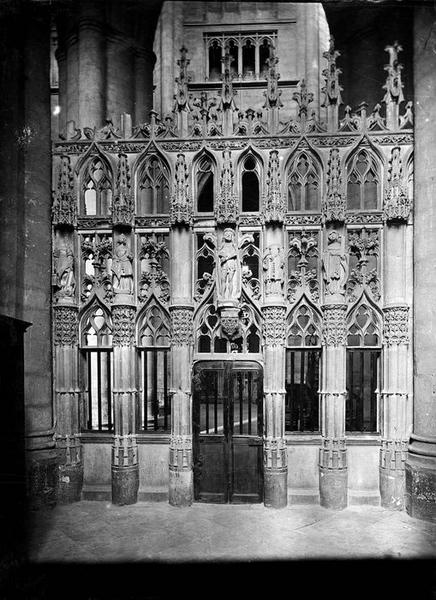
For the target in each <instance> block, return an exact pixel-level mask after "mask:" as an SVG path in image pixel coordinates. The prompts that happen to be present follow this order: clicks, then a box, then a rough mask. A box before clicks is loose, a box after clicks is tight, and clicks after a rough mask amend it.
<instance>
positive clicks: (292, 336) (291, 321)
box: [286, 294, 322, 348]
mask: <svg viewBox="0 0 436 600" xmlns="http://www.w3.org/2000/svg"><path fill="white" fill-rule="evenodd" d="M321 323H322V317H321V313H320V312H319V309H318V308H317V307H316V306H315V304H313V302H311V301H310V300H309V298H308V297H307V296H306V295H305V294H303V295H302V296H301V298H300V300H299V301H298V302H297V304H296V305H295V306H294V307H293V308H292V309H291V310H290V311H289V312H288V314H287V318H286V345H287V346H288V347H297V348H301V347H313V346H320V345H321Z"/></svg>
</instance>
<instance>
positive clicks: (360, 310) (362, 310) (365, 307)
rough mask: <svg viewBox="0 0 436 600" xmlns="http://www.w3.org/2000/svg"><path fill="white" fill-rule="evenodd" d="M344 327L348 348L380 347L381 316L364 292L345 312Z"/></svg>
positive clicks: (377, 308)
mask: <svg viewBox="0 0 436 600" xmlns="http://www.w3.org/2000/svg"><path fill="white" fill-rule="evenodd" d="M346 325H347V345H348V346H357V347H365V346H366V347H368V346H369V347H374V346H376V347H379V346H380V345H381V343H382V331H383V315H382V312H381V310H380V308H379V307H378V306H377V305H376V304H375V303H374V302H373V301H372V300H371V298H370V297H369V296H368V294H367V293H366V292H365V291H364V292H362V294H361V295H360V297H359V298H358V299H357V300H356V302H355V303H354V304H353V305H352V306H351V307H350V308H349V310H348V311H347V317H346Z"/></svg>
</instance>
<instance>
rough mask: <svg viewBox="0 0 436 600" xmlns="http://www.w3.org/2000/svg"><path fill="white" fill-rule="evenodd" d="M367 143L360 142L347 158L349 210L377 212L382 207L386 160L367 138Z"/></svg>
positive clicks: (346, 172) (346, 173)
mask: <svg viewBox="0 0 436 600" xmlns="http://www.w3.org/2000/svg"><path fill="white" fill-rule="evenodd" d="M365 142H367V143H364V144H362V143H361V142H360V143H359V144H358V145H357V146H355V147H354V148H353V149H352V150H351V151H350V153H349V154H348V156H347V157H346V158H345V176H346V186H347V208H348V209H349V210H377V209H380V206H381V198H382V182H383V169H384V166H385V158H384V157H383V155H382V154H381V152H380V150H379V149H378V148H377V147H376V146H374V144H372V142H370V141H368V140H367V138H365Z"/></svg>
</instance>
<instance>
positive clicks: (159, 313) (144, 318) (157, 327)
mask: <svg viewBox="0 0 436 600" xmlns="http://www.w3.org/2000/svg"><path fill="white" fill-rule="evenodd" d="M136 334H137V343H138V346H142V347H153V348H155V347H168V346H169V345H170V339H171V320H170V315H169V313H168V311H167V310H166V309H165V307H164V306H163V305H162V304H161V303H160V302H159V300H158V299H157V298H156V297H155V296H154V295H152V296H151V297H150V298H149V300H148V302H147V303H146V304H145V306H144V307H143V308H142V309H141V311H140V312H139V314H138V316H137V320H136Z"/></svg>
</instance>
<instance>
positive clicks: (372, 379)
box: [345, 303, 381, 432]
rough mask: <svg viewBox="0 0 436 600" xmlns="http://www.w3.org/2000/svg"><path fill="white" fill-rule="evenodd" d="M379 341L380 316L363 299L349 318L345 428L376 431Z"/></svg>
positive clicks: (347, 429) (348, 429)
mask: <svg viewBox="0 0 436 600" xmlns="http://www.w3.org/2000/svg"><path fill="white" fill-rule="evenodd" d="M380 344H381V339H380V320H379V319H378V318H377V316H376V314H375V312H374V310H373V309H372V308H371V307H370V306H368V305H367V304H364V303H362V304H360V305H359V306H358V307H357V308H355V309H354V310H353V311H352V313H351V314H350V316H349V318H348V331H347V346H348V347H347V394H348V397H347V404H346V413H345V427H346V431H350V432H352V431H358V432H377V431H378V424H377V395H378V390H379V383H380V356H381V350H380Z"/></svg>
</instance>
